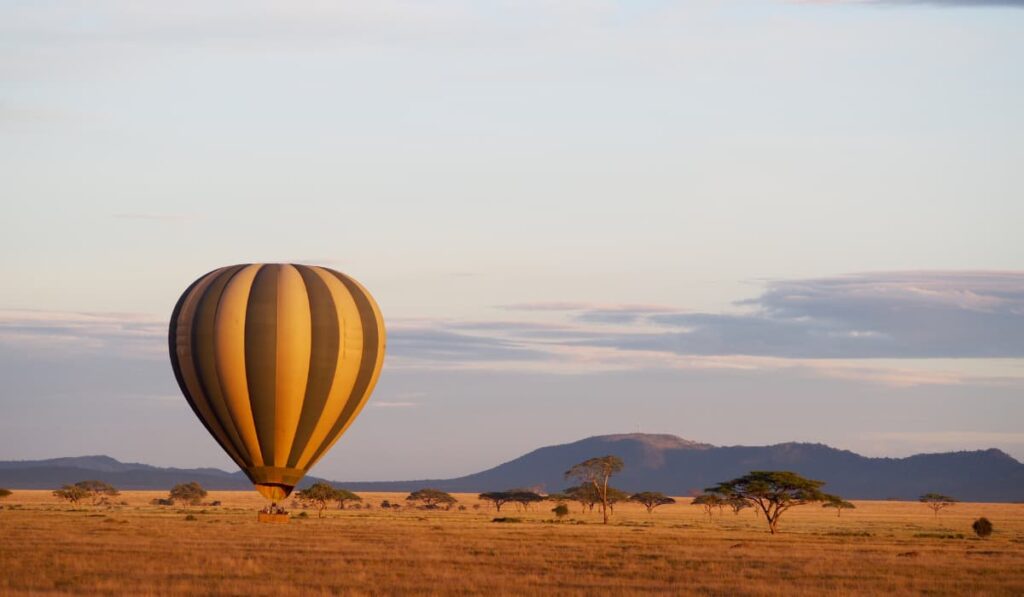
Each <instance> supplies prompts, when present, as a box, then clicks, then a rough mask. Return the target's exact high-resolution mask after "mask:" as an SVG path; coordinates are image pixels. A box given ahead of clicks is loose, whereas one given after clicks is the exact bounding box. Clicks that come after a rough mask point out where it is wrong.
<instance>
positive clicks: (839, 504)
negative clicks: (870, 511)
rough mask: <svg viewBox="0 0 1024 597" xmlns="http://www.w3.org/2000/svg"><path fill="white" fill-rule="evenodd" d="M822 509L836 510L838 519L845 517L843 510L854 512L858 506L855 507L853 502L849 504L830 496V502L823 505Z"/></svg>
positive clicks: (839, 498)
mask: <svg viewBox="0 0 1024 597" xmlns="http://www.w3.org/2000/svg"><path fill="white" fill-rule="evenodd" d="M821 507H822V508H835V509H836V518H839V517H840V516H842V515H843V510H853V509H854V508H856V507H857V506H854V505H853V502H848V501H846V500H844V499H843V498H841V497H837V496H829V499H828V501H826V502H825V503H824V504H822V505H821Z"/></svg>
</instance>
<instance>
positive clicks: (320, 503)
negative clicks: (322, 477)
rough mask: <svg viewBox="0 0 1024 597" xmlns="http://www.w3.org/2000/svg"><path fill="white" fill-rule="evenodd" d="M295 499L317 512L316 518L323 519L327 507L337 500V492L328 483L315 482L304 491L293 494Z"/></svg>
mask: <svg viewBox="0 0 1024 597" xmlns="http://www.w3.org/2000/svg"><path fill="white" fill-rule="evenodd" d="M295 498H296V499H297V500H299V501H300V502H302V503H303V504H306V505H309V506H312V507H314V508H316V510H317V517H318V518H323V516H324V510H326V509H327V505H328V504H330V503H331V502H333V501H335V500H337V499H338V490H337V489H335V488H334V487H333V486H331V485H330V484H329V483H324V482H323V481H317V482H316V483H313V484H312V485H310V486H309V487H307V488H306V489H303V490H301V491H298V492H296V493H295Z"/></svg>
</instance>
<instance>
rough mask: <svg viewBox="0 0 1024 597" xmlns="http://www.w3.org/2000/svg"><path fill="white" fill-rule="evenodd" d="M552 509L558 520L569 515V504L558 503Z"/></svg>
mask: <svg viewBox="0 0 1024 597" xmlns="http://www.w3.org/2000/svg"><path fill="white" fill-rule="evenodd" d="M551 511H552V512H553V513H554V514H555V517H557V518H558V520H562V519H563V518H565V517H566V516H568V515H569V506H566V505H565V504H558V505H557V506H555V507H554V508H552V509H551Z"/></svg>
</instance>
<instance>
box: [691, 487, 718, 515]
mask: <svg viewBox="0 0 1024 597" xmlns="http://www.w3.org/2000/svg"><path fill="white" fill-rule="evenodd" d="M724 503H725V498H723V497H722V496H720V495H718V494H717V493H710V492H709V493H702V494H700V495H698V496H697V497H695V498H693V501H692V502H690V505H691V506H703V507H704V513H705V514H707V515H708V520H711V517H712V516H713V515H714V513H715V512H714V510H715V508H721V507H722V505H723V504H724Z"/></svg>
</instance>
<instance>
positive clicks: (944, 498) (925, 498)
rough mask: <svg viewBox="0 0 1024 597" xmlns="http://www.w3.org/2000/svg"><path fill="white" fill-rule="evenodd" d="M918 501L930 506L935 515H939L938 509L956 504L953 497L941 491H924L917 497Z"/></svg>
mask: <svg viewBox="0 0 1024 597" xmlns="http://www.w3.org/2000/svg"><path fill="white" fill-rule="evenodd" d="M919 501H921V502H922V503H924V505H926V506H928V507H929V508H931V509H932V512H934V513H935V516H938V515H939V510H942V509H943V508H948V507H950V506H952V505H954V504H956V499H955V498H951V497H949V496H948V495H942V494H941V493H926V494H924V495H922V496H921V497H920V498H919Z"/></svg>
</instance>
